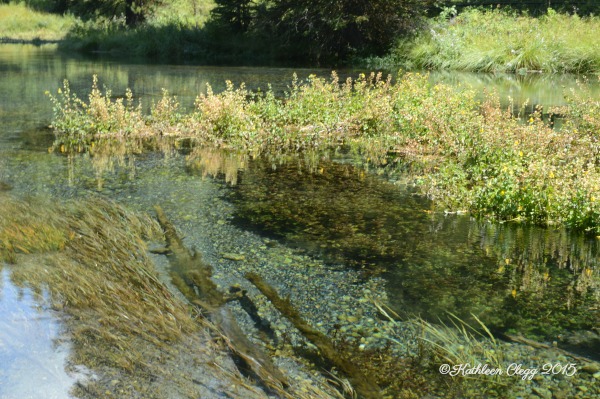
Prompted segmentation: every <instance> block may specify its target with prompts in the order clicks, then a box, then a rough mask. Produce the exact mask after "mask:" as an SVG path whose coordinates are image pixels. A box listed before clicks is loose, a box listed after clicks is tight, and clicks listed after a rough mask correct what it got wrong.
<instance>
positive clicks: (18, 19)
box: [0, 3, 76, 41]
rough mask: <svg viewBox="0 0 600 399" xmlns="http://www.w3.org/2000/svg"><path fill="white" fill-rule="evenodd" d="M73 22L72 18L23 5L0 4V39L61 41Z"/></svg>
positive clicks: (73, 18)
mask: <svg viewBox="0 0 600 399" xmlns="http://www.w3.org/2000/svg"><path fill="white" fill-rule="evenodd" d="M75 21H76V18H75V17H72V16H68V15H65V16H59V15H55V14H49V13H45V12H39V11H35V10H32V9H31V8H29V7H27V6H26V5H25V4H24V3H10V4H0V39H3V40H7V39H8V40H23V41H29V40H61V39H62V38H64V37H65V35H66V33H67V32H68V31H69V29H71V27H73V26H74V24H75Z"/></svg>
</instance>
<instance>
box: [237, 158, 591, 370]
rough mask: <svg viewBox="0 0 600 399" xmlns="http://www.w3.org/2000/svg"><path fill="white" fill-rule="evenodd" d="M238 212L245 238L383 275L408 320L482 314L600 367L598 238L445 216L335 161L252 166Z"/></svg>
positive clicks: (496, 326) (501, 327)
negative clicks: (275, 241)
mask: <svg viewBox="0 0 600 399" xmlns="http://www.w3.org/2000/svg"><path fill="white" fill-rule="evenodd" d="M230 200H231V201H232V202H233V203H234V204H235V205H236V221H237V223H238V224H240V225H241V226H243V227H245V228H252V229H254V230H256V231H258V232H260V233H261V234H264V235H270V236H275V237H277V238H279V239H281V240H283V241H285V242H286V243H287V244H288V245H291V246H294V247H298V248H302V249H304V250H306V251H308V252H309V253H311V254H313V255H315V256H319V257H323V258H324V259H326V260H327V261H329V262H332V263H345V264H347V265H349V266H352V267H359V268H363V269H365V271H367V272H368V273H367V275H369V274H370V273H382V276H383V277H384V278H385V279H386V280H387V287H388V297H389V301H390V305H391V306H392V307H393V309H394V310H395V311H397V312H398V313H399V314H404V315H412V314H419V315H421V316H422V317H424V318H425V319H429V320H432V321H438V320H439V319H442V320H444V319H447V314H448V312H451V313H452V314H455V315H457V316H458V317H460V318H461V319H463V320H468V321H471V322H473V321H474V320H473V318H472V317H471V314H474V315H476V316H477V317H479V318H480V319H482V320H483V321H484V323H485V324H486V325H487V326H488V327H490V328H491V329H493V330H494V331H496V332H498V333H511V334H523V335H525V336H526V337H529V338H533V339H537V340H542V341H557V342H559V343H560V345H561V346H562V347H569V348H571V349H573V350H575V351H577V352H579V353H581V354H583V355H586V356H590V357H594V358H600V336H599V334H598V333H599V331H598V330H597V328H598V325H599V321H600V311H599V303H600V280H599V278H598V271H599V269H600V268H599V262H600V260H599V258H598V253H599V242H598V240H597V239H596V238H595V237H588V236H585V235H580V234H573V233H569V232H567V231H565V230H551V229H543V228H537V227H532V226H521V225H516V224H493V223H489V222H478V221H475V220H472V219H471V218H469V217H467V216H456V215H443V214H434V213H431V212H430V211H429V209H428V207H429V205H430V204H429V202H428V201H427V200H426V199H424V198H422V197H419V196H416V195H414V194H413V193H411V191H410V190H408V189H405V188H401V187H399V186H397V185H394V184H392V183H389V182H388V181H385V180H384V179H382V178H380V177H377V176H375V175H374V174H372V173H367V172H365V171H364V170H362V169H357V168H354V167H352V166H351V165H349V164H341V163H338V162H332V161H329V160H321V161H320V162H319V163H318V164H313V165H312V166H307V165H306V163H305V162H303V161H298V160H296V161H292V162H287V163H284V164H277V163H272V162H266V161H252V162H250V163H249V164H248V167H247V168H246V169H245V170H244V171H243V172H241V173H240V175H239V176H238V180H237V184H236V185H235V186H232V187H231V193H230Z"/></svg>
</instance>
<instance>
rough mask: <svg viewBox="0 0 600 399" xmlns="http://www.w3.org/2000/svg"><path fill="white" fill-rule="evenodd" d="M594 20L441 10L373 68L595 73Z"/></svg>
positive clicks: (599, 24)
mask: <svg viewBox="0 0 600 399" xmlns="http://www.w3.org/2000/svg"><path fill="white" fill-rule="evenodd" d="M598 32H600V18H599V17H585V18H582V17H579V16H577V15H567V14H559V13H556V12H555V11H553V10H551V9H549V10H548V13H547V14H546V15H544V16H542V17H540V18H533V17H530V16H526V15H521V14H518V13H516V12H513V11H504V10H502V9H491V10H486V11H482V10H478V9H468V10H466V11H463V12H461V13H460V14H458V15H454V12H453V10H446V11H445V12H443V13H442V14H441V15H440V16H439V17H438V18H436V19H433V20H431V21H430V24H429V28H428V29H425V30H423V31H422V32H421V33H419V34H417V35H416V36H415V37H413V38H410V39H404V40H399V42H398V44H397V46H396V48H394V49H393V50H392V51H391V52H390V54H389V55H388V56H387V57H384V58H378V59H371V60H370V64H371V65H372V66H374V65H376V64H378V65H380V66H403V67H404V68H406V69H421V68H425V69H450V70H463V71H474V72H526V71H542V72H576V73H579V72H598V71H600V41H599V40H598Z"/></svg>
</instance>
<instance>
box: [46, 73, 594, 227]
mask: <svg viewBox="0 0 600 399" xmlns="http://www.w3.org/2000/svg"><path fill="white" fill-rule="evenodd" d="M95 82H96V80H95V81H94V83H93V86H92V93H91V94H90V96H89V99H88V101H87V102H86V101H83V100H80V99H79V98H77V97H76V96H75V95H74V94H73V93H71V92H70V89H69V86H68V82H65V85H64V87H63V88H62V89H61V90H60V92H59V93H58V94H57V95H54V94H50V93H49V94H50V98H51V100H52V101H53V103H54V111H55V116H54V120H53V123H52V125H53V127H54V128H55V130H56V134H57V141H56V143H55V149H57V150H60V151H63V152H73V151H75V152H78V151H89V152H90V153H92V154H93V153H94V151H96V150H95V148H97V146H100V145H101V143H102V141H103V140H105V139H111V140H115V139H118V140H124V141H125V142H131V141H135V140H143V141H145V142H149V143H156V142H158V141H160V140H164V139H167V138H168V139H170V140H176V141H178V142H179V143H181V142H186V143H188V145H189V146H191V147H201V146H204V147H210V148H222V149H228V150H232V151H238V152H242V153H246V154H249V155H251V156H253V157H256V156H259V155H260V154H270V155H273V154H276V155H277V154H278V155H281V154H286V153H287V154H289V153H295V152H310V151H318V150H321V151H322V150H328V149H331V148H342V147H343V148H345V149H347V150H348V151H350V152H351V153H353V154H355V155H357V156H358V157H360V158H361V159H362V160H363V161H364V162H365V163H366V164H367V165H369V164H374V165H388V166H387V167H388V168H390V166H389V165H391V164H394V165H400V166H401V167H402V168H403V169H404V170H406V169H409V170H410V171H411V173H412V174H413V176H414V182H415V183H416V184H417V185H418V186H419V187H420V190H421V192H422V193H424V194H426V195H428V196H429V197H430V198H431V199H433V200H434V201H435V204H436V206H437V207H438V209H442V210H443V209H446V210H470V211H472V212H473V213H475V214H478V215H480V216H489V217H494V218H497V219H500V220H523V221H530V222H533V223H536V224H542V225H559V224H563V225H566V226H568V227H573V228H577V229H585V230H588V231H595V232H600V186H599V185H598V184H597V182H598V181H599V179H598V178H599V177H600V170H598V154H599V146H598V144H597V138H596V132H597V127H598V126H599V125H598V123H600V118H598V104H597V100H594V99H592V98H591V97H587V96H579V97H577V96H574V97H572V99H571V101H570V103H569V104H568V106H567V109H566V110H561V111H560V112H561V114H563V115H566V116H567V117H568V121H567V123H564V124H563V126H562V127H561V128H560V129H555V128H553V126H552V125H551V124H549V123H547V122H545V121H544V120H543V118H542V110H541V109H538V110H537V111H535V112H534V113H533V114H531V115H518V114H514V113H513V111H512V107H509V108H508V109H507V110H505V109H502V107H501V106H500V102H499V100H498V98H497V97H496V96H494V95H493V94H489V95H488V96H487V97H486V99H485V100H484V101H478V100H476V99H475V93H473V92H472V91H469V90H465V89H455V88H452V87H450V86H448V85H444V84H436V85H431V84H430V83H428V81H427V76H424V75H420V74H406V75H404V76H401V77H399V78H398V80H397V81H396V82H393V80H392V79H391V78H387V79H384V78H383V77H382V76H381V75H380V74H371V75H369V76H366V75H360V76H359V77H358V78H357V79H355V80H353V79H350V78H349V79H347V80H346V81H344V82H340V81H339V78H338V76H337V75H336V74H335V73H333V74H332V77H331V79H330V80H325V79H320V78H317V77H314V76H311V77H310V78H309V79H308V80H307V81H305V82H298V81H297V80H296V79H294V80H293V82H292V84H291V86H290V87H289V91H288V93H287V94H286V95H285V96H284V97H283V98H278V97H276V96H275V95H274V94H273V93H272V92H271V91H267V92H266V93H251V92H249V91H248V90H247V89H246V88H245V87H244V86H243V85H242V86H241V87H239V88H234V87H233V85H232V84H230V83H229V84H228V85H227V89H226V90H225V91H223V92H222V93H213V92H212V91H210V90H209V91H208V92H207V93H206V94H202V95H200V96H198V98H197V100H196V106H195V109H193V110H192V111H191V112H189V113H187V114H183V113H180V111H179V108H178V104H177V100H176V98H174V97H172V96H170V95H169V94H168V93H167V92H166V91H165V92H164V93H163V98H162V100H160V101H159V102H158V103H156V104H154V105H152V107H151V111H150V114H149V115H146V114H144V113H143V112H142V107H140V106H139V105H138V106H134V105H133V103H132V100H131V99H132V94H131V93H130V92H128V94H127V97H126V98H125V99H116V100H113V99H112V98H111V97H110V91H107V92H104V93H102V91H101V90H99V89H98V88H97V83H95ZM525 116H526V117H527V121H526V122H525V123H524V122H523V119H522V117H525Z"/></svg>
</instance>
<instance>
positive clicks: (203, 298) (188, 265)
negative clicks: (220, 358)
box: [154, 206, 288, 390]
mask: <svg viewBox="0 0 600 399" xmlns="http://www.w3.org/2000/svg"><path fill="white" fill-rule="evenodd" d="M154 209H155V210H156V215H157V219H158V222H159V224H160V225H161V227H162V229H163V231H164V233H165V238H166V241H167V246H168V247H169V252H168V254H167V257H168V258H169V261H170V263H171V271H172V274H173V279H174V281H175V282H177V280H178V281H179V282H182V281H183V283H184V284H185V287H183V289H182V290H181V291H182V293H183V294H184V296H185V297H186V298H187V300H188V301H189V302H190V303H191V304H193V305H195V306H197V307H198V308H199V309H200V310H201V312H202V313H203V314H205V315H206V317H207V318H208V319H209V320H210V321H211V322H212V323H213V324H214V325H215V327H216V328H217V330H218V331H219V332H220V334H222V335H223V336H224V338H225V339H226V342H227V344H228V346H229V347H230V348H231V350H232V351H233V352H234V353H235V355H237V356H238V357H239V358H241V359H242V360H243V361H244V362H245V363H246V364H247V366H248V367H249V368H250V369H251V370H252V372H253V373H254V374H256V375H257V376H258V377H259V378H260V379H261V380H262V381H263V382H264V383H265V384H266V385H267V386H268V387H270V388H273V389H276V390H281V389H282V387H284V386H287V385H288V384H287V380H286V378H285V376H284V375H283V374H282V373H281V371H279V369H277V368H276V367H275V365H274V364H273V362H272V361H271V359H270V358H269V357H268V356H267V355H266V354H265V353H263V352H262V351H261V350H260V349H259V348H258V347H257V346H256V345H255V344H253V343H252V342H250V340H249V339H248V338H247V337H246V335H245V334H244V333H243V332H242V329H241V328H240V326H239V325H238V323H237V321H236V319H235V318H234V317H233V314H232V313H231V311H230V310H229V309H228V308H227V307H225V306H224V305H225V304H226V303H227V300H228V297H227V296H226V295H224V294H223V293H222V292H221V291H219V289H218V287H217V285H216V284H215V283H214V282H213V281H212V280H211V278H210V277H211V276H212V267H211V266H210V265H209V264H207V263H205V262H203V261H202V259H201V257H200V255H198V254H192V253H191V252H190V251H188V249H187V248H186V247H185V245H184V244H183V240H182V239H181V237H179V235H178V234H177V231H176V230H175V227H174V226H173V224H172V223H171V222H170V220H169V219H168V218H167V216H166V215H165V213H164V211H163V210H162V208H161V207H160V206H155V207H154Z"/></svg>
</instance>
